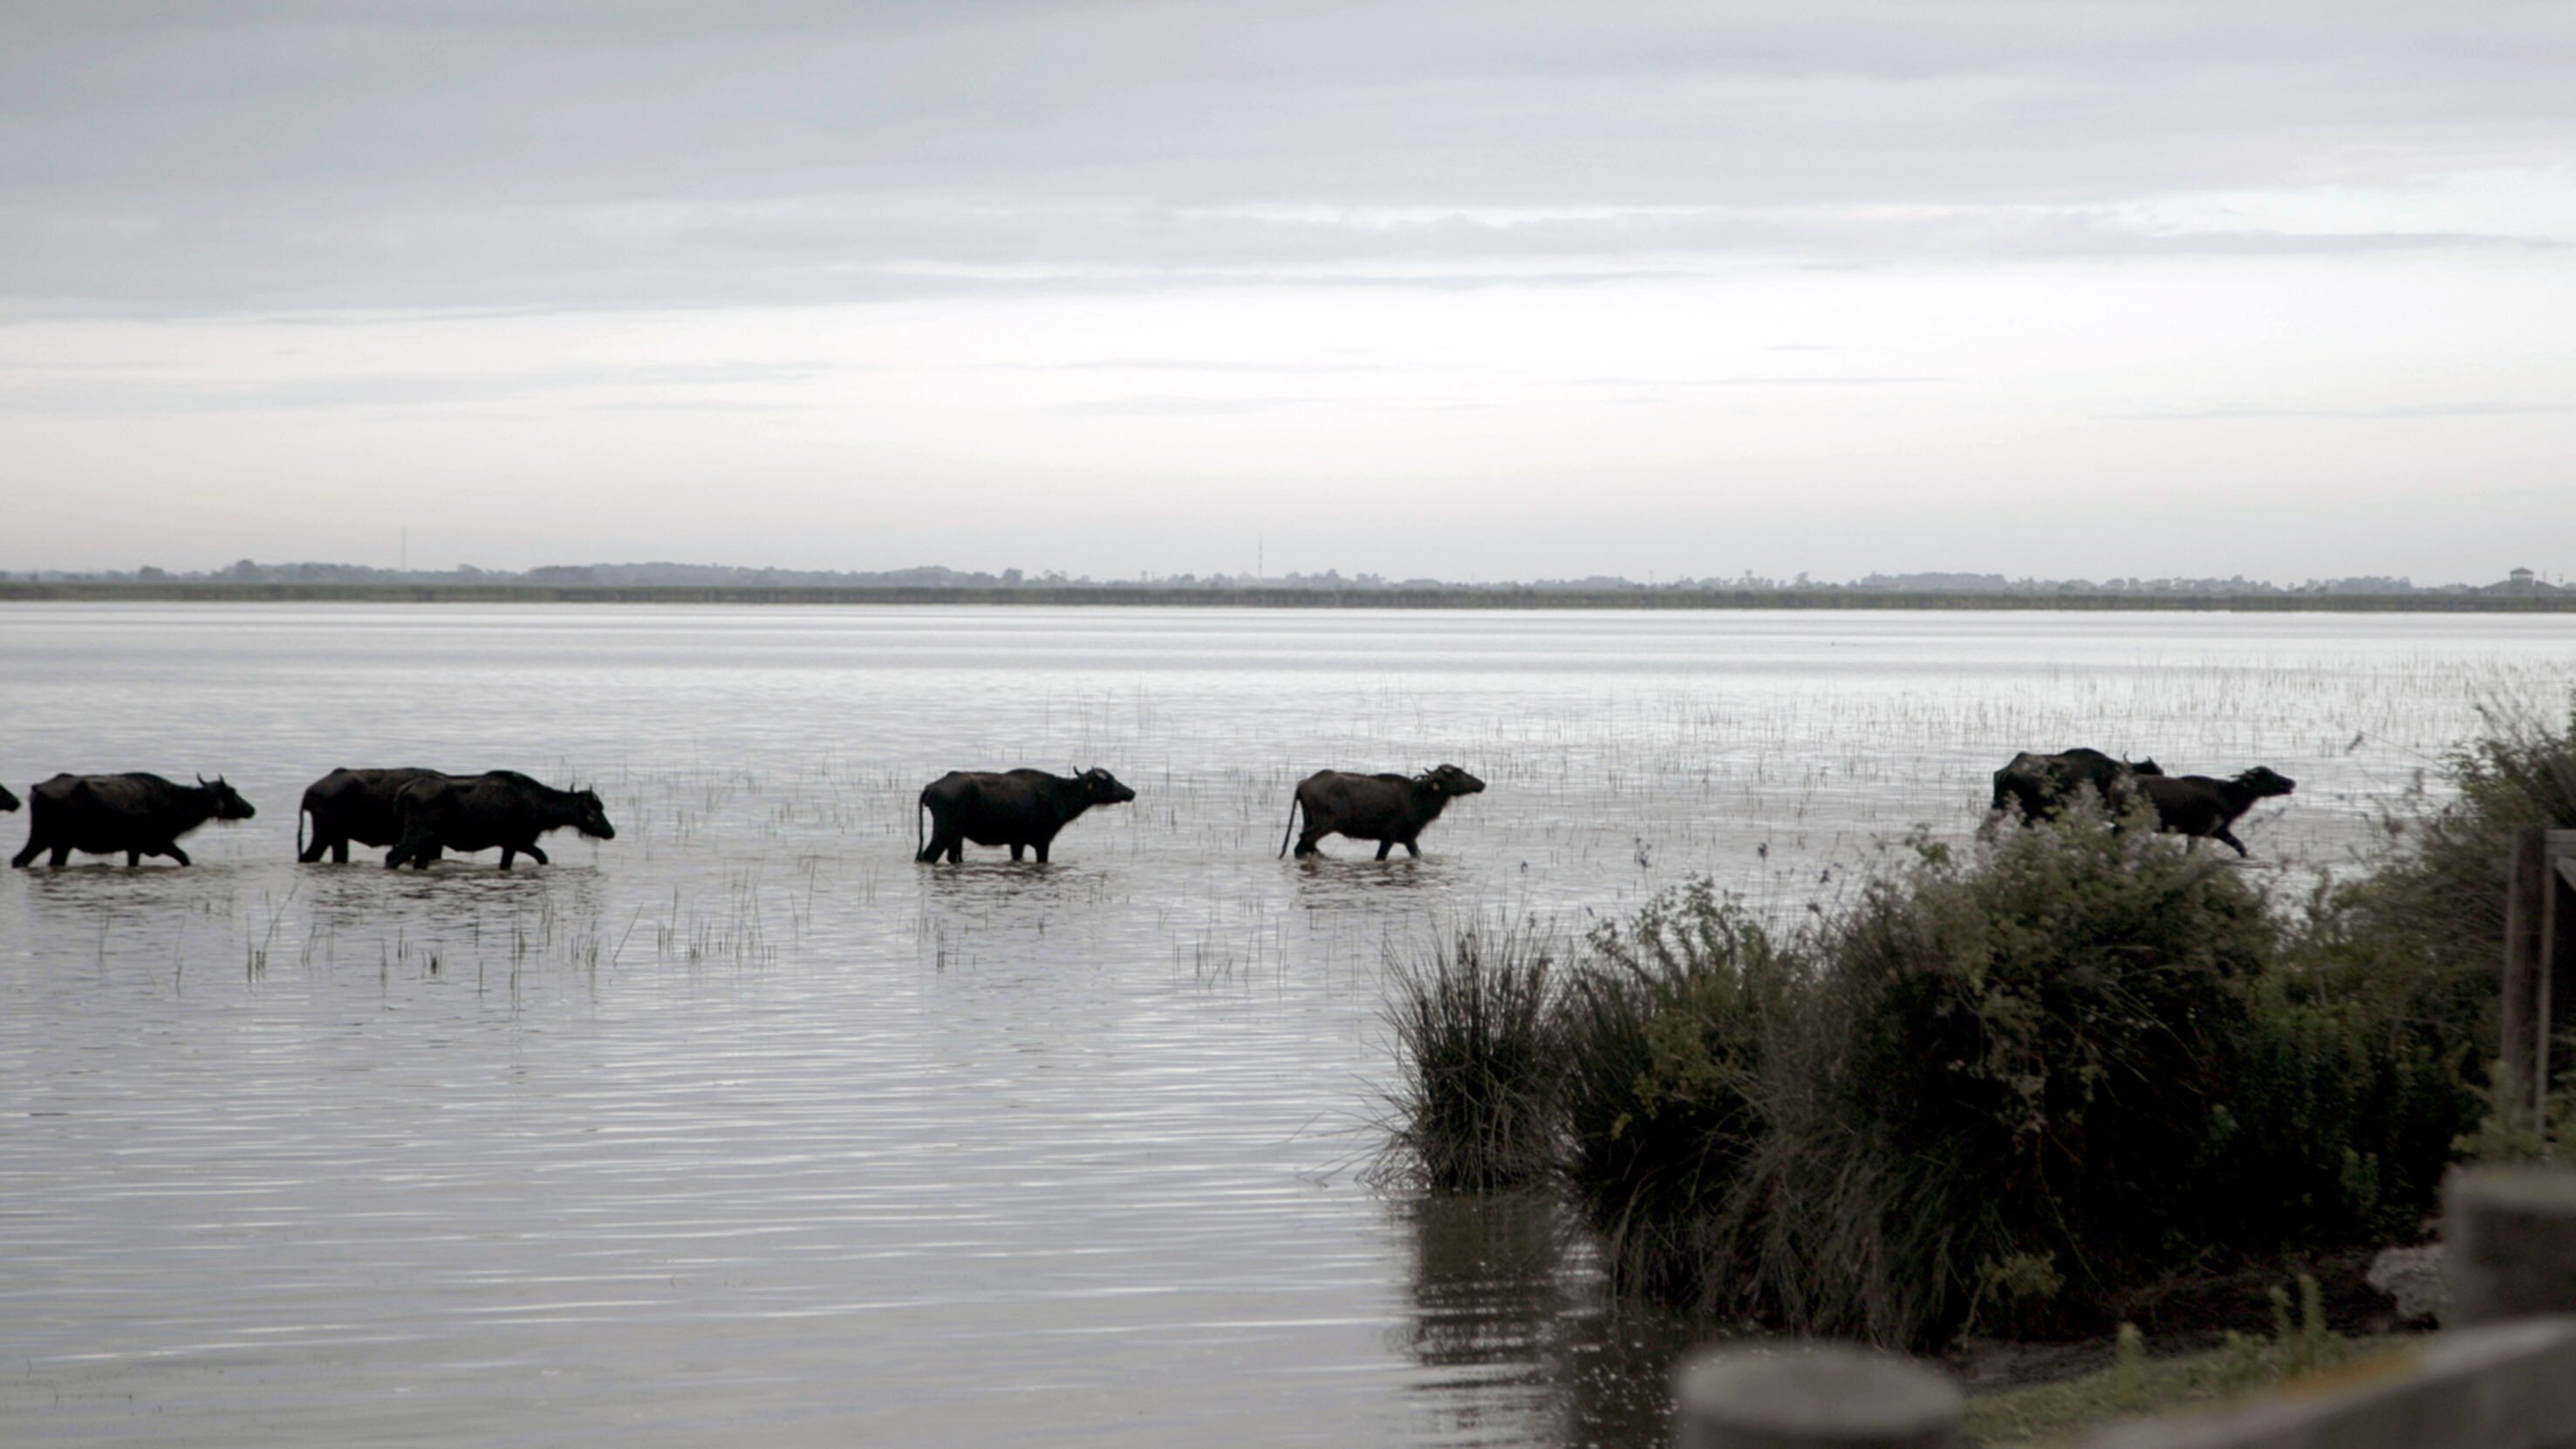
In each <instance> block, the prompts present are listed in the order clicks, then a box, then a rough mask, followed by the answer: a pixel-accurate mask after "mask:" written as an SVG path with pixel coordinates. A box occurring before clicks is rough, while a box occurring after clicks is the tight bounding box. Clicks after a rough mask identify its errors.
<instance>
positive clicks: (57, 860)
mask: <svg viewBox="0 0 2576 1449" xmlns="http://www.w3.org/2000/svg"><path fill="white" fill-rule="evenodd" d="M45 863H46V864H47V865H50V866H52V867H53V868H54V869H56V870H61V869H62V868H63V867H64V866H67V865H69V864H71V863H72V848H71V847H70V846H68V845H57V846H55V847H54V858H53V859H52V860H49V861H47V862H45Z"/></svg>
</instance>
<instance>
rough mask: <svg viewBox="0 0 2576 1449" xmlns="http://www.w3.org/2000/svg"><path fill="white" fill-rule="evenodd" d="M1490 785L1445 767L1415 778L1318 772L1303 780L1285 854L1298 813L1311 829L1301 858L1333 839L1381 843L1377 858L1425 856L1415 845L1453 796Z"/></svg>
mask: <svg viewBox="0 0 2576 1449" xmlns="http://www.w3.org/2000/svg"><path fill="white" fill-rule="evenodd" d="M1484 788H1485V782H1484V781H1482V780H1479V779H1477V778H1476V777H1475V776H1473V775H1470V774H1468V773H1467V772H1466V771H1464V770H1462V769H1459V768H1458V767H1457V766H1456V765H1441V766H1438V767H1437V768H1434V769H1430V770H1425V771H1423V772H1422V773H1421V774H1419V775H1414V776H1411V777H1407V776H1403V775H1354V774H1351V773H1349V772H1347V771H1343V770H1317V771H1316V772H1315V773H1313V774H1311V775H1308V776H1307V777H1306V778H1305V779H1303V780H1300V781H1298V782H1297V798H1296V799H1295V800H1294V801H1292V802H1290V804H1289V806H1288V830H1286V831H1283V832H1281V833H1280V836H1279V853H1280V854H1281V855H1283V856H1284V855H1286V854H1287V853H1288V835H1289V834H1290V833H1291V832H1295V831H1296V829H1297V812H1298V811H1300V810H1303V811H1305V812H1306V828H1305V830H1304V831H1303V832H1302V833H1299V834H1298V835H1297V854H1298V855H1300V856H1308V855H1313V854H1314V853H1315V842H1316V841H1318V840H1321V839H1323V838H1324V837H1325V836H1327V835H1336V834H1338V835H1347V836H1349V837H1350V838H1351V839H1353V840H1374V841H1376V842H1377V858H1378V859H1380V860H1384V859H1386V856H1387V852H1388V851H1390V850H1392V849H1394V848H1395V847H1396V846H1399V845H1401V846H1403V847H1404V848H1405V850H1406V851H1408V852H1410V853H1411V854H1413V855H1416V856H1419V855H1421V854H1422V847H1421V846H1419V845H1417V844H1415V843H1414V839H1415V837H1417V836H1419V835H1420V834H1422V827H1424V826H1426V825H1428V824H1430V823H1431V822H1432V821H1434V820H1437V819H1439V818H1440V812H1441V811H1443V810H1445V809H1447V808H1448V807H1449V801H1450V798H1451V797H1452V796H1457V795H1473V794H1475V793H1477V792H1478V791H1480V790H1483V789H1484Z"/></svg>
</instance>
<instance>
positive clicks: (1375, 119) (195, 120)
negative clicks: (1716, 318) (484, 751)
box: [0, 0, 2576, 314]
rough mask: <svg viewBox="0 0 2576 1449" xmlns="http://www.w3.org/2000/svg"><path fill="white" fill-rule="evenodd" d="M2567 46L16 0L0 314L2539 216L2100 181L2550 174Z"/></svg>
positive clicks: (2050, 245) (642, 295) (1637, 21)
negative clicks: (2143, 205) (2232, 216)
mask: <svg viewBox="0 0 2576 1449" xmlns="http://www.w3.org/2000/svg"><path fill="white" fill-rule="evenodd" d="M531 11H533V12H534V13H530V12H531ZM27 12H37V13H27ZM2571 60H2576V12H2571V11H2570V10H2568V9H2567V8H2565V7H2556V6H2539V5H2515V4H2498V5H2487V6H2468V7H2459V6H2452V7H2444V8H2441V9H2439V10H2437V11H2430V12H2427V11H2423V10H2422V9H2421V8H2420V7H2403V6H2377V7H2355V6H2348V5H2325V4H2318V5H2254V6H2248V5H2243V4H2217V3H2211V4H2173V5H2157V6H2080V5H2066V4H2058V3H2035V0H2034V3H2000V0H1986V3H1971V4H1965V5H1957V6H1939V7H1929V6H1919V5H1907V4H1857V3H1849V0H1823V3H1817V4H1811V5H1799V6H1780V7H1777V8H1775V9H1772V10H1768V11H1761V10H1753V9H1750V8H1747V7H1736V6H1730V7H1713V6H1702V5H1680V4H1670V5H1667V4H1634V5H1628V6H1624V7H1620V8H1618V9H1615V10H1604V9H1602V8H1600V7H1581V8H1579V9H1578V8H1577V7H1566V6H1559V5H1552V4H1537V3H1503V4H1479V5H1475V6H1467V5H1464V4H1424V5H1414V6H1406V7H1366V8H1349V9H1345V8H1339V7H1333V8H1324V7H1312V6H1306V5H1299V4H1288V3H1278V4H1241V3H1237V4H1193V5H1180V4H1154V5H1109V4H1061V3H1002V0H987V3H975V4H962V5H961V4H936V5H934V4H929V3H918V4H896V5H874V4H872V5H869V6H866V7H859V8H858V9H857V10H855V11H853V10H852V9H851V8H850V7H844V6H839V5H824V4H789V3H767V4H754V5H750V6H739V5H724V6H716V5H682V4H671V3H664V4H644V5H626V4H610V3H606V0H598V3H570V4H555V5H549V6H541V7H521V6H516V5H502V4H497V3H462V4H431V3H426V0H422V3H370V4H347V3H323V0H310V3H284V0H250V3H238V4H223V3H214V0H206V3H198V4H137V3H104V4H92V5H83V6H77V7H74V6H63V7H50V8H40V7H16V8H14V9H13V10H12V12H11V13H10V14H9V16H8V17H7V18H5V19H0V299H6V302H7V305H8V306H10V307H11V308H12V309H13V310H16V311H19V312H22V313H23V312H30V311H40V312H57V313H59V312H64V311H77V312H122V313H146V314H149V313H184V312H195V311H207V310H227V309H241V308H302V307H395V306H431V307H495V306H500V307H507V306H517V305H532V304H533V305H544V306H550V307H553V306H580V305H596V306H623V305H680V306H691V305H717V304H725V303H736V302H755V303H757V302H784V301H816V300H862V299H870V298H883V297H904V296H920V295H936V294H950V293H958V292H968V293H973V292H1010V291H1019V290H1029V289H1047V290H1062V289H1068V288H1108V289H1116V288H1134V287H1141V286H1168V285H1209V284H1218V283H1228V282H1239V281H1245V280H1256V281H1282V282H1292V283H1293V282H1304V281H1360V282H1386V281H1390V280H1392V281H1395V282H1399V283H1401V284H1405V285H1446V286H1480V285H1491V284H1494V283H1495V282H1496V281H1498V280H1509V281H1528V282H1566V281H1570V280H1581V279H1582V278H1583V277H1586V276H1592V277H1600V276H1611V275H1620V276H1633V275H1640V274H1652V273H1654V272H1655V271H1657V270H1658V269H1667V270H1669V269H1678V268H1682V267H1686V266H1688V265H1690V264H1691V259H1694V258H1706V257H1710V256H1729V255H1763V256H1785V257H1792V258H1798V259H1803V260H1808V261H1811V262H1816V263H1821V264H1849V263H1865V262H1871V261H1877V260H1885V259H1890V258H1904V257H1916V256H1935V257H1945V256H1962V255H1966V256H2122V255H2152V254H2170V253H2177V252H2180V253H2192V252H2207V253H2218V254H2235V255H2263V254H2306V253H2312V252H2323V251H2339V250H2340V251H2350V250H2385V249H2390V248H2427V247H2436V248H2456V247H2462V246H2489V247H2493V246H2507V247H2510V246H2525V245H2555V244H2556V242H2555V241H2554V240H2552V239H2550V238H2545V237H2529V236H2522V235H2519V234H2516V233H2513V232H2510V231H2505V232H2486V231H2479V230H2474V229H2470V230H2446V231H2442V232H2438V233H2435V232H2425V233H2409V232H2402V231H2389V230H2384V229H2370V228H2360V229H2354V230H2352V231H2349V232H2343V233H2337V232H2317V233H2310V232H2297V233H2293V232H2287V231H2261V230H2219V229H2203V230H2194V229H2189V228H2182V229H2170V228H2168V229H2155V228H2148V227H2145V226H2143V225H2142V224H2140V223H2138V222H2136V221H2134V220H2131V219H2126V218H2124V216H2123V215H2122V214H2120V213H2119V211H2118V210H2117V208H2119V207H2120V206H2121V205H2122V204H2124V203H2127V202H2130V201H2133V200H2135V199H2137V198H2139V197H2144V196H2151V195H2156V194H2163V193H2171V192H2175V191H2183V190H2195V189H2224V188H2231V187H2278V186H2291V185H2303V184H2309V183H2313V182H2322V181H2337V182H2344V183H2355V184H2403V183H2412V182H2416V181H2421V180H2424V179H2427V178H2432V177H2438V176H2440V175H2443V174H2445V173H2447V172H2449V171H2452V170H2457V169H2462V168H2467V167H2475V166H2493V165H2507V164H2542V163H2550V162H2554V161H2556V160H2557V159H2559V158H2562V157H2563V156H2564V155H2565V154H2566V148H2567V146H2568V144H2569V143H2570V140H2571V138H2576V101H2571V100H2570V96H2569V91H2570V88H2569V87H2567V86H2566V84H2565V76H2566V74H2567V71H2568V67H2569V64H2570V61H2571ZM1426 207H1427V208H1429V211H1428V212H1427V214H1426V213H1425V208H1426ZM1375 208H1404V209H1406V210H1407V215H1406V216H1404V217H1398V218H1393V219H1390V218H1386V217H1379V216H1374V215H1371V214H1370V213H1371V212H1372V209H1375ZM1587 209H1588V210H1587ZM1336 211H1339V212H1342V213H1346V214H1344V215H1338V216H1337V215H1335V214H1334V213H1335V212H1336ZM1515 262H1520V263H1526V265H1518V266H1515V265H1513V263H1515Z"/></svg>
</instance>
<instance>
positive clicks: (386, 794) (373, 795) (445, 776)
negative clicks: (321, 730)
mask: <svg viewBox="0 0 2576 1449" xmlns="http://www.w3.org/2000/svg"><path fill="white" fill-rule="evenodd" d="M471 778H472V776H469V775H458V774H455V773H453V772H450V771H446V770H423V769H419V768H416V767H415V768H408V769H394V770H350V769H338V770H333V771H332V772H331V773H330V774H327V775H325V776H323V777H322V778H321V779H319V780H316V781H314V782H313V783H312V784H310V785H307V786H305V787H304V803H303V805H302V806H301V807H300V808H299V809H298V810H297V812H296V816H295V858H296V859H297V860H300V861H302V862H304V863H305V864H307V865H310V864H312V863H313V862H315V861H317V860H320V859H321V858H322V853H323V852H324V851H326V850H327V851H329V852H330V853H331V859H332V861H333V862H335V863H336V864H340V865H347V864H348V863H349V843H350V842H351V841H356V842H357V843H358V844H360V845H371V846H383V845H392V844H394V843H395V842H396V841H399V840H401V839H402V791H403V787H404V786H405V785H408V784H410V783H411V782H412V781H414V780H429V779H436V780H461V779H471ZM306 816H311V817H312V820H313V843H312V844H311V845H310V846H307V845H306V844H305V843H304V821H305V817H306Z"/></svg>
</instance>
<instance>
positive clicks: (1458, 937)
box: [1375, 921, 1559, 1192]
mask: <svg viewBox="0 0 2576 1449" xmlns="http://www.w3.org/2000/svg"><path fill="white" fill-rule="evenodd" d="M1558 957H1559V948H1558V944H1557V942H1556V940H1555V939H1554V937H1553V936H1552V935H1550V934H1549V933H1548V932H1546V931H1544V930H1542V929H1539V928H1537V927H1534V926H1531V925H1529V924H1527V923H1513V922H1510V921H1494V922H1487V923H1483V924H1478V925H1469V926H1463V927H1459V928H1456V929H1454V930H1445V931H1442V932H1440V933H1439V934H1438V935H1437V936H1435V937H1434V938H1433V941H1432V943H1431V945H1430V947H1429V948H1428V949H1427V950H1423V951H1420V952H1419V953H1417V954H1415V955H1413V956H1411V957H1409V958H1399V959H1397V960H1396V961H1394V962H1392V963H1391V966H1392V980H1393V993H1392V1000H1391V1003H1390V1005H1389V1007H1388V1010H1387V1021H1388V1024H1389V1025H1390V1026H1391V1027H1392V1028H1393V1031H1394V1035H1395V1054H1396V1063H1397V1067H1396V1071H1397V1076H1396V1082H1397V1085H1396V1086H1395V1087H1394V1089H1393V1090H1392V1091H1391V1092H1390V1093H1389V1094H1388V1097H1389V1106H1390V1108H1391V1115H1390V1117H1389V1119H1388V1121H1389V1123H1390V1129H1391V1130H1390V1133H1389V1137H1388V1141H1387V1145H1386V1148H1385V1150H1384V1152H1383V1153H1382V1154H1381V1155H1380V1158H1379V1160H1378V1163H1377V1165H1376V1168H1375V1175H1376V1176H1377V1177H1378V1178H1379V1179H1381V1180H1405V1181H1410V1182H1413V1183H1417V1184H1419V1185H1421V1186H1424V1187H1429V1188H1434V1189H1444V1190H1465V1191H1473V1192H1490V1191H1496V1190H1500V1189H1504V1188H1515V1187H1524V1186H1527V1185H1529V1184H1531V1183H1534V1182H1540V1181H1543V1180H1545V1179H1546V1178H1547V1177H1548V1175H1549V1174H1550V1172H1551V1170H1552V1169H1553V1167H1554V1165H1555V1161H1556V1154H1555V1145H1554V1142H1553V1140H1552V1139H1553V1135H1554V1131H1555V1110H1556V1084H1557V1075H1558V1073H1557V1061H1556V1058H1557V1055H1558V1051H1557V1041H1556V1033H1557V1027H1556V1020H1557V1016H1558V1010H1557V1002H1558V994H1559V980H1558V966H1557V962H1558Z"/></svg>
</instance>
